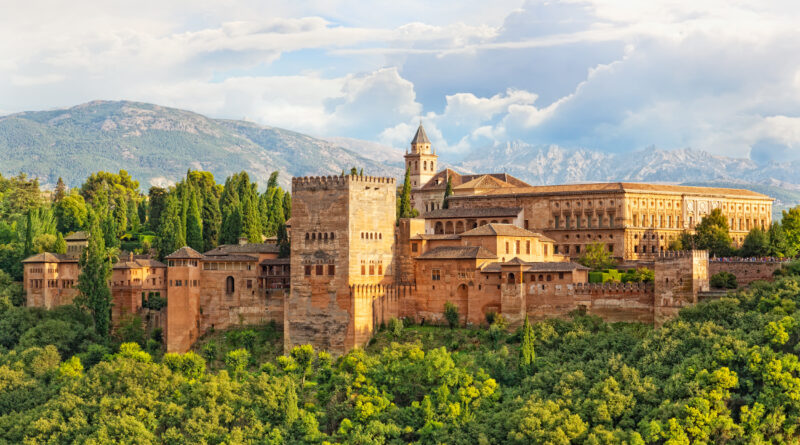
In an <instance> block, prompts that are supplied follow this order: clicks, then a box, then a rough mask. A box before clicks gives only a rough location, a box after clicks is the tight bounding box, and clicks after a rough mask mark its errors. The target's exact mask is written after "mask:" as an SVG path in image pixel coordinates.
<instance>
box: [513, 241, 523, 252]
mask: <svg viewBox="0 0 800 445" xmlns="http://www.w3.org/2000/svg"><path fill="white" fill-rule="evenodd" d="M514 248H515V249H516V252H514V253H516V254H520V253H521V252H522V250H520V248H519V241H517V242H515V243H514Z"/></svg>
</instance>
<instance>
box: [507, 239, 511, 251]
mask: <svg viewBox="0 0 800 445" xmlns="http://www.w3.org/2000/svg"><path fill="white" fill-rule="evenodd" d="M510 251H511V249H510V248H509V247H508V241H506V253H510Z"/></svg>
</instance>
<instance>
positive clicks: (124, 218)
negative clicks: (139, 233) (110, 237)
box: [113, 198, 128, 238]
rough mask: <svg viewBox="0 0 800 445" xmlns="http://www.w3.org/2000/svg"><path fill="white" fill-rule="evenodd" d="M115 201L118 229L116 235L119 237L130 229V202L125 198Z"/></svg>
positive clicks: (115, 218) (115, 217) (115, 220)
mask: <svg viewBox="0 0 800 445" xmlns="http://www.w3.org/2000/svg"><path fill="white" fill-rule="evenodd" d="M114 201H115V202H114V212H113V213H114V223H115V227H116V229H117V231H116V233H115V236H116V237H117V238H119V237H121V236H122V235H124V234H125V232H126V230H127V229H128V203H127V202H126V201H125V198H118V199H115V200H114Z"/></svg>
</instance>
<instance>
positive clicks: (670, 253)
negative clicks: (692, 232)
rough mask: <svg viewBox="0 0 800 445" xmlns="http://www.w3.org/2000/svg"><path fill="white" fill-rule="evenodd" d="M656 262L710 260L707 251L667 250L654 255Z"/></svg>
mask: <svg viewBox="0 0 800 445" xmlns="http://www.w3.org/2000/svg"><path fill="white" fill-rule="evenodd" d="M653 258H654V259H655V260H656V261H664V260H673V259H681V258H692V259H699V260H702V259H708V251H707V250H665V251H663V252H658V253H656V254H654V255H653Z"/></svg>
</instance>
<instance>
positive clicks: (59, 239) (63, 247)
mask: <svg viewBox="0 0 800 445" xmlns="http://www.w3.org/2000/svg"><path fill="white" fill-rule="evenodd" d="M53 253H61V254H64V253H67V242H66V241H65V240H64V235H62V234H61V232H58V234H57V235H56V242H55V244H53Z"/></svg>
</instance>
